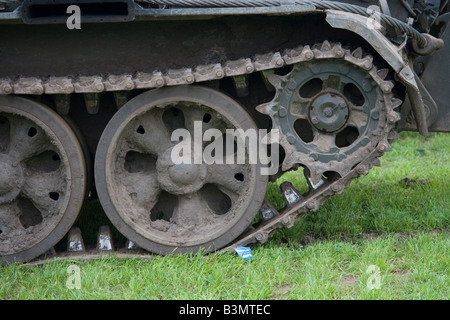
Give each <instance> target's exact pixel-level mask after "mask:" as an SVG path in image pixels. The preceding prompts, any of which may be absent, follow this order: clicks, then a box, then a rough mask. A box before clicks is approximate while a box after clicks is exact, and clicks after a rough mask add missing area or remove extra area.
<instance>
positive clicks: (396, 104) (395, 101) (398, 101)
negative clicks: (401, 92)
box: [392, 98, 403, 109]
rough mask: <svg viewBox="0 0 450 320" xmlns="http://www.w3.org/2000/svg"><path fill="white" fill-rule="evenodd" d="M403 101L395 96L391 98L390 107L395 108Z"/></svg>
mask: <svg viewBox="0 0 450 320" xmlns="http://www.w3.org/2000/svg"><path fill="white" fill-rule="evenodd" d="M402 103H403V101H402V100H400V99H397V98H393V99H392V109H396V108H398V107H400V106H401V105H402Z"/></svg>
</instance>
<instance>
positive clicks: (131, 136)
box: [126, 110, 171, 155]
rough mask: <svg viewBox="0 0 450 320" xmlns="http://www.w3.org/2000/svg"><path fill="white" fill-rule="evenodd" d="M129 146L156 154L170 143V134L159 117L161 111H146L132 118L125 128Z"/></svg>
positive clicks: (142, 151)
mask: <svg viewBox="0 0 450 320" xmlns="http://www.w3.org/2000/svg"><path fill="white" fill-rule="evenodd" d="M126 130H127V132H126V139H127V140H128V142H129V148H130V149H132V150H137V151H139V152H141V153H145V154H152V155H158V154H160V153H162V152H164V151H165V150H166V149H167V148H168V147H169V146H170V144H171V142H170V139H171V137H170V134H169V131H168V130H167V127H166V126H165V125H164V122H163V121H162V118H161V112H160V111H159V110H158V112H153V111H150V112H147V113H145V114H143V115H141V116H140V117H138V118H137V119H135V120H133V121H132V122H131V123H130V124H129V125H128V128H127V129H126Z"/></svg>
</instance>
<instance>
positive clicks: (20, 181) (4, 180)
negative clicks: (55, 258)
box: [0, 97, 86, 262]
mask: <svg viewBox="0 0 450 320" xmlns="http://www.w3.org/2000/svg"><path fill="white" fill-rule="evenodd" d="M85 193H86V165H85V158H84V155H83V151H82V148H81V147H80V144H79V142H78V139H77V137H76V136H75V135H74V133H73V131H72V129H71V128H70V126H68V125H67V123H66V122H65V121H64V120H63V119H62V118H61V117H60V116H59V115H58V114H56V113H55V112H53V111H52V110H51V109H49V108H47V107H46V106H44V105H42V104H39V103H37V102H33V101H30V100H27V99H23V98H19V97H0V260H1V261H2V262H14V261H28V260H31V259H33V258H35V257H37V256H39V255H41V254H43V253H44V252H46V251H48V250H49V249H50V248H52V247H53V246H54V245H55V244H56V243H57V242H58V241H59V240H60V239H61V238H62V237H63V236H64V235H65V234H66V233H67V232H68V230H69V229H70V227H71V226H72V224H73V223H74V222H75V220H76V218H77V216H78V213H79V211H80V209H81V207H82V205H83V202H84V199H85Z"/></svg>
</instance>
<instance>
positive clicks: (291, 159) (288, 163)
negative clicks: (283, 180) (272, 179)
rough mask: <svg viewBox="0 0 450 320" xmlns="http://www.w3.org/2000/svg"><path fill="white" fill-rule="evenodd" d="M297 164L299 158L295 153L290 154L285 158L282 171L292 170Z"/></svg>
mask: <svg viewBox="0 0 450 320" xmlns="http://www.w3.org/2000/svg"><path fill="white" fill-rule="evenodd" d="M296 163H297V158H296V156H295V153H294V152H291V153H290V154H286V157H285V158H284V161H283V164H282V166H281V170H282V171H287V170H289V169H291V168H292V167H293V166H294V164H296Z"/></svg>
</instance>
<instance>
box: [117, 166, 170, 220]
mask: <svg viewBox="0 0 450 320" xmlns="http://www.w3.org/2000/svg"><path fill="white" fill-rule="evenodd" d="M121 183H122V184H123V185H124V186H125V188H126V190H127V192H128V194H129V195H130V197H131V198H132V200H133V203H134V204H135V205H136V206H137V207H139V208H140V209H142V212H146V213H147V215H146V218H148V217H149V216H150V210H151V209H152V208H153V207H154V206H155V204H156V202H157V201H158V195H159V193H160V192H161V189H160V187H159V185H158V181H157V177H156V172H151V173H145V174H144V173H127V174H126V175H125V176H122V179H121Z"/></svg>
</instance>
